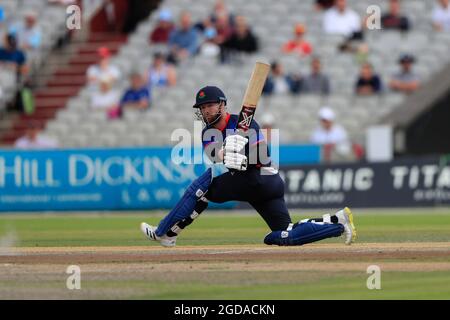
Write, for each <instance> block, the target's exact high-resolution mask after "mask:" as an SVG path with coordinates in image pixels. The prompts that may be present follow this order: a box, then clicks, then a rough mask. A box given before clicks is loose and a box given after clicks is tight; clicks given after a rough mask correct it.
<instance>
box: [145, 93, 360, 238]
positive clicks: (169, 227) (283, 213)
mask: <svg viewBox="0 0 450 320" xmlns="http://www.w3.org/2000/svg"><path fill="white" fill-rule="evenodd" d="M226 105H227V99H226V97H225V94H224V93H223V92H222V90H220V89H219V88H217V87H214V86H207V87H204V88H202V89H200V90H199V91H198V93H197V95H196V103H195V104H194V106H193V107H194V109H196V115H197V116H198V117H199V118H200V119H201V120H202V121H203V122H204V124H205V128H204V129H203V131H202V142H203V147H204V150H205V153H206V154H207V156H208V157H209V158H210V159H211V160H212V161H213V162H216V163H217V162H221V163H223V164H224V165H225V167H226V168H228V169H229V171H228V172H226V173H223V174H222V175H220V176H217V177H215V178H212V172H211V169H208V170H207V171H206V172H205V173H204V174H203V175H201V176H200V177H199V178H197V179H196V180H195V181H193V182H192V183H191V185H190V186H189V187H188V188H187V190H186V191H185V193H184V195H183V197H182V198H181V199H180V200H179V202H178V203H177V205H176V206H175V207H174V208H173V209H172V211H170V212H169V214H168V215H167V216H166V217H165V218H164V219H162V220H161V221H160V223H159V225H158V226H157V227H155V226H151V225H149V224H147V223H145V222H143V223H141V230H142V232H143V233H144V234H145V236H146V237H148V239H150V240H152V241H158V242H159V243H160V244H161V245H163V246H166V247H173V246H175V244H176V240H177V237H178V235H179V234H180V233H181V232H182V231H183V230H184V229H185V228H186V227H187V226H188V225H190V224H191V223H192V222H193V220H194V219H196V218H197V217H198V216H199V215H200V214H201V213H202V212H203V211H204V210H205V209H206V208H207V207H208V203H209V202H215V203H223V202H227V201H244V202H248V203H249V204H250V205H251V206H252V207H253V208H254V209H255V210H256V211H257V212H258V213H259V214H260V215H261V217H262V218H263V219H264V221H265V222H266V223H267V225H268V226H269V228H270V230H271V232H270V233H269V234H267V235H266V237H265V238H264V243H265V244H268V245H279V246H296V245H303V244H307V243H311V242H315V241H319V240H323V239H327V238H330V237H338V236H341V235H342V234H344V238H345V244H347V245H349V244H351V243H352V242H353V241H354V240H355V239H356V229H355V226H354V223H353V215H352V212H351V211H350V209H349V208H347V207H346V208H344V209H342V210H339V211H338V212H336V213H335V214H333V215H331V214H325V215H323V217H322V218H316V219H305V220H302V221H299V222H296V223H292V221H291V217H290V215H289V212H288V209H287V207H286V203H285V200H284V182H283V180H282V179H281V177H280V175H279V174H278V171H277V170H276V169H275V168H273V167H272V166H271V163H270V155H269V151H268V146H267V143H266V141H265V138H264V135H263V133H262V132H261V131H260V128H259V125H258V124H257V122H256V121H255V120H253V119H252V120H251V123H250V127H249V128H250V129H251V130H249V132H250V133H249V134H248V135H243V134H241V133H239V132H237V130H236V125H237V121H238V115H235V114H229V113H228V112H227V110H226ZM214 129H215V130H214ZM210 130H213V132H219V134H220V135H221V136H220V137H217V135H213V134H210V132H211V131H210ZM261 148H262V150H264V151H265V153H264V154H266V155H267V156H265V157H262V156H260V153H261V152H260V151H261ZM255 155H256V156H255ZM263 158H264V159H263ZM249 159H255V161H249ZM268 160H269V161H268Z"/></svg>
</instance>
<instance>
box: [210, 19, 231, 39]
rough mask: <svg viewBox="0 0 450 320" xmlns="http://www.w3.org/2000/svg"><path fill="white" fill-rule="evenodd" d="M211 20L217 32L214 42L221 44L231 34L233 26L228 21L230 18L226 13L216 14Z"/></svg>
mask: <svg viewBox="0 0 450 320" xmlns="http://www.w3.org/2000/svg"><path fill="white" fill-rule="evenodd" d="M212 21H213V23H214V27H215V28H216V32H217V35H216V37H215V39H214V42H215V43H216V44H218V45H221V44H222V43H224V42H225V41H227V40H228V39H229V38H230V37H231V35H232V34H233V27H232V24H231V22H230V21H231V19H230V17H229V16H228V15H226V14H217V15H216V17H215V19H214V20H212ZM233 21H234V20H233Z"/></svg>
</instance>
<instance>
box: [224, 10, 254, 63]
mask: <svg viewBox="0 0 450 320" xmlns="http://www.w3.org/2000/svg"><path fill="white" fill-rule="evenodd" d="M235 24H236V26H235V30H234V32H233V33H232V35H231V36H230V38H229V39H228V40H226V41H225V42H224V43H223V44H222V48H221V49H222V50H221V61H222V62H226V61H227V60H228V59H229V58H230V54H234V53H238V52H242V53H253V52H256V51H257V50H258V39H257V38H256V36H255V35H254V34H253V32H252V31H251V30H250V27H249V26H248V25H247V20H246V19H245V17H243V16H237V17H236V19H235Z"/></svg>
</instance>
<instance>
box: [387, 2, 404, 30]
mask: <svg viewBox="0 0 450 320" xmlns="http://www.w3.org/2000/svg"><path fill="white" fill-rule="evenodd" d="M381 25H382V27H383V29H388V30H389V29H390V30H399V31H409V29H410V23H409V19H408V17H406V16H404V15H401V13H400V0H389V12H388V13H386V14H384V15H383V16H382V17H381Z"/></svg>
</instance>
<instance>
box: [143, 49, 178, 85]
mask: <svg viewBox="0 0 450 320" xmlns="http://www.w3.org/2000/svg"><path fill="white" fill-rule="evenodd" d="M147 83H148V85H147V87H148V88H149V91H150V90H151V88H153V87H171V86H174V85H175V84H176V83H177V71H176V70H175V68H174V67H173V66H172V65H171V64H169V63H167V62H166V61H165V58H164V55H163V54H162V53H160V52H157V53H155V54H154V56H153V63H152V65H151V66H150V68H149V70H148V77H147Z"/></svg>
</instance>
